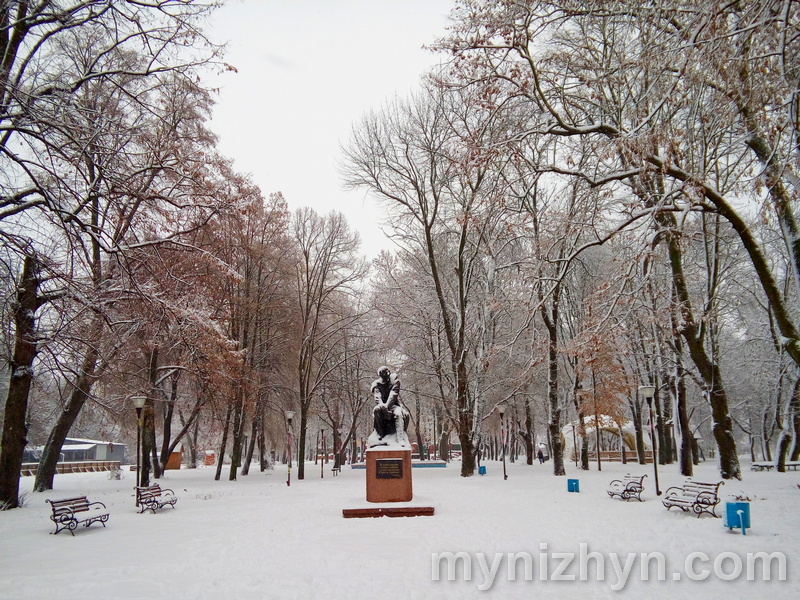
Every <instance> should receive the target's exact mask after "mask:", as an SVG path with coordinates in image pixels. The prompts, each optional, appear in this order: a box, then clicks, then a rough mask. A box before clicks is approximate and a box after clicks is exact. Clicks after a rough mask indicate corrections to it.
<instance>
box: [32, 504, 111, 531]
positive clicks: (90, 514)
mask: <svg viewBox="0 0 800 600" xmlns="http://www.w3.org/2000/svg"><path fill="white" fill-rule="evenodd" d="M45 502H49V503H50V505H51V508H52V509H53V514H52V515H50V520H51V521H53V523H55V524H56V530H55V531H51V532H50V533H52V534H57V533H58V532H59V531H63V530H65V529H69V532H70V533H71V534H72V535H75V528H76V527H78V525H79V524H80V523H83V525H84V527H88V526H89V525H91V524H92V523H94V522H95V521H99V522H100V523H102V524H103V527H105V526H106V521H108V511H107V510H106V505H105V504H103V503H102V502H89V500H88V499H87V498H86V496H77V497H75V498H64V499H62V500H50V499H49V498H48V499H47V500H45ZM100 507H102V508H100Z"/></svg>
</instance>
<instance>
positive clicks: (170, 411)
mask: <svg viewBox="0 0 800 600" xmlns="http://www.w3.org/2000/svg"><path fill="white" fill-rule="evenodd" d="M178 379H180V371H178V370H177V369H176V370H175V371H174V372H173V373H172V375H171V376H170V392H169V402H167V406H166V410H165V411H164V420H163V422H164V429H163V432H164V434H163V436H162V438H161V457H160V459H159V464H160V465H161V469H162V470H164V469H166V468H167V461H169V457H170V454H171V450H170V441H171V440H172V416H173V415H174V413H175V402H176V400H177V398H178Z"/></svg>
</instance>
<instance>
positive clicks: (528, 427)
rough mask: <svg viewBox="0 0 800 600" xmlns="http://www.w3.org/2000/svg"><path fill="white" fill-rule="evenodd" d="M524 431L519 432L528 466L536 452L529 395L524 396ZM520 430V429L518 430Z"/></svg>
mask: <svg viewBox="0 0 800 600" xmlns="http://www.w3.org/2000/svg"><path fill="white" fill-rule="evenodd" d="M524 410H525V431H524V432H523V431H521V433H522V438H523V439H524V440H525V454H526V460H525V462H526V463H527V464H529V465H532V464H533V457H534V454H536V450H535V449H534V441H535V439H534V438H535V437H536V434H535V432H534V423H533V412H532V411H531V398H530V395H528V394H525V405H524ZM520 429H522V428H520Z"/></svg>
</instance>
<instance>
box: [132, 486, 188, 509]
mask: <svg viewBox="0 0 800 600" xmlns="http://www.w3.org/2000/svg"><path fill="white" fill-rule="evenodd" d="M177 501H178V497H177V496H176V495H175V492H173V491H172V490H170V489H167V488H164V489H163V490H162V489H161V486H160V485H159V484H157V483H156V484H153V485H148V486H145V487H137V488H136V505H137V506H138V507H139V509H140V510H139V512H140V513H143V512H144V511H146V510H150V511H152V512H153V513H155V512H156V510H157V509H159V508H164V507H165V506H166V505H167V504H169V505H170V506H171V507H172V508H175V503H176V502H177Z"/></svg>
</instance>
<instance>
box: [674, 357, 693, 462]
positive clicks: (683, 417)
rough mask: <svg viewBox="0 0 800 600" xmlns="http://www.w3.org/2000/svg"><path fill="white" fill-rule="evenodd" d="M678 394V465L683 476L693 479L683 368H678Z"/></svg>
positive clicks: (690, 436)
mask: <svg viewBox="0 0 800 600" xmlns="http://www.w3.org/2000/svg"><path fill="white" fill-rule="evenodd" d="M675 383H676V394H677V404H678V415H677V417H678V418H677V419H676V423H675V426H676V427H677V428H678V433H679V435H680V437H679V442H678V463H679V467H680V472H681V475H683V476H684V477H691V476H692V475H694V467H693V464H692V463H693V461H692V438H693V436H692V430H691V429H690V427H689V411H688V409H687V407H686V397H687V394H686V379H685V377H684V374H683V367H681V366H679V367H678V376H677V378H676V382H675Z"/></svg>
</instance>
